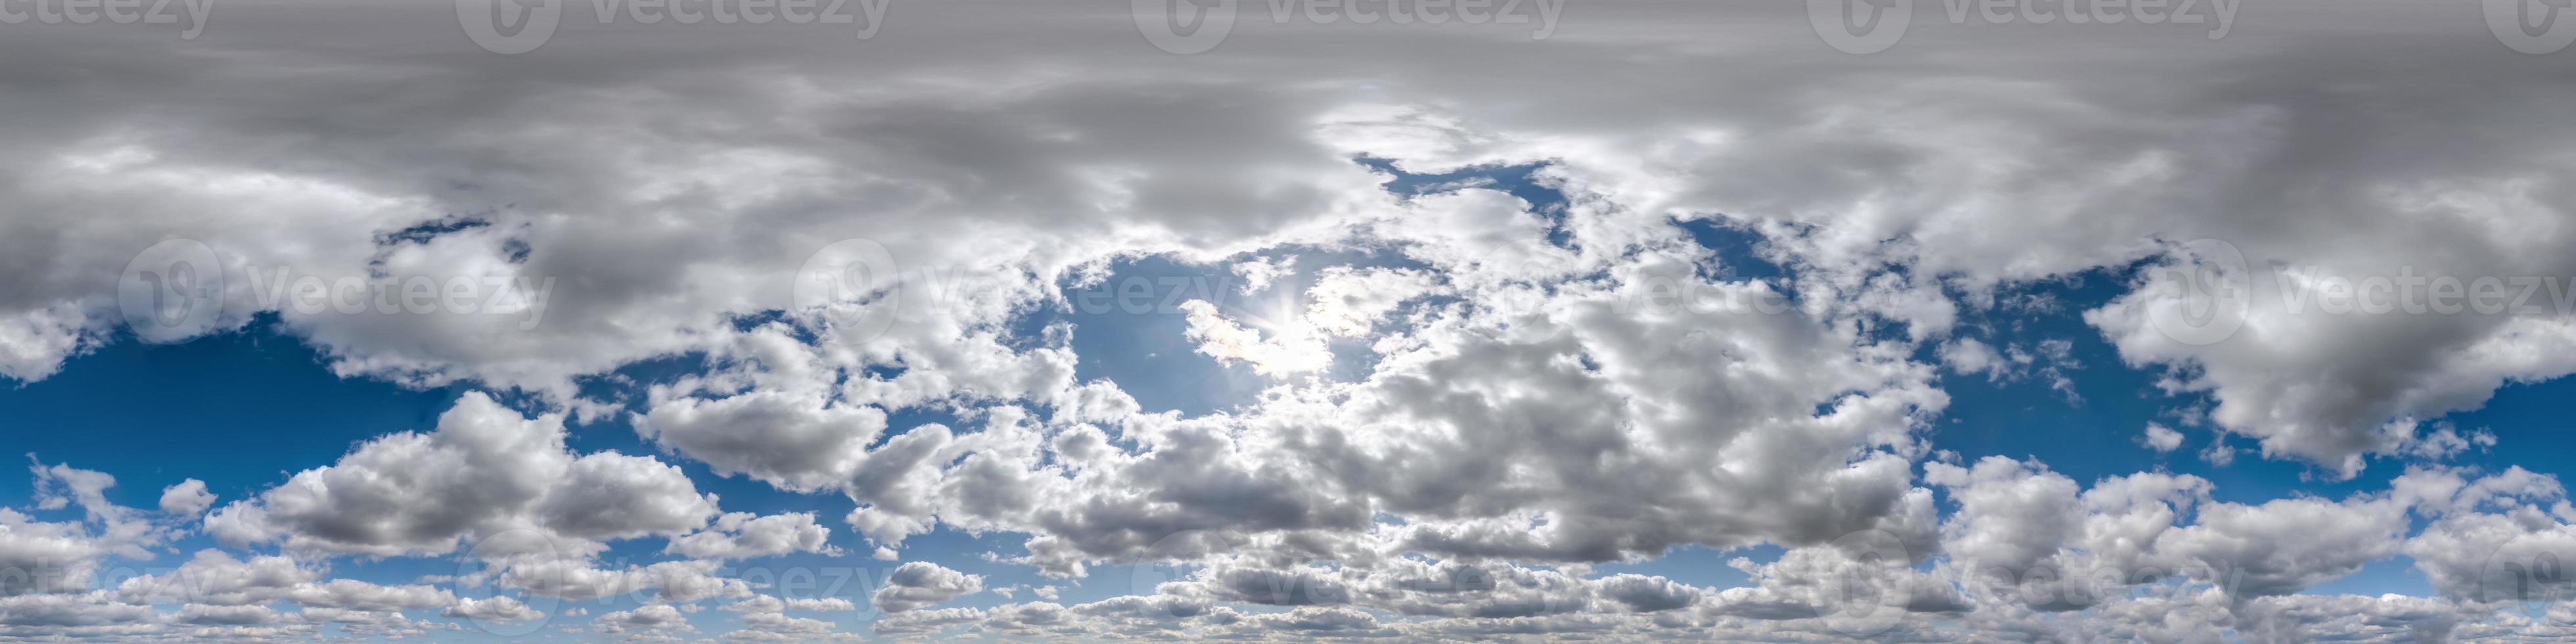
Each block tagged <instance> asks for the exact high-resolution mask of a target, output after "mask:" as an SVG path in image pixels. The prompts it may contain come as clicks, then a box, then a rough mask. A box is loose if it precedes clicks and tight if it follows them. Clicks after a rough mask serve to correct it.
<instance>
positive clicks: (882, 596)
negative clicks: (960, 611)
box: [869, 561, 984, 613]
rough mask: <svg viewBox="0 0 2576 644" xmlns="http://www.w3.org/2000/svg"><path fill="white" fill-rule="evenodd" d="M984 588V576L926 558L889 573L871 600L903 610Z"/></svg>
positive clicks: (895, 610)
mask: <svg viewBox="0 0 2576 644" xmlns="http://www.w3.org/2000/svg"><path fill="white" fill-rule="evenodd" d="M983 589H984V576H983V575H969V574H965V573H961V572H957V571H955V570H949V569H948V568H946V567H944V566H940V565H939V564H935V563H930V562H926V561H907V562H904V564H903V565H901V566H896V567H895V569H894V573H893V574H890V575H887V576H886V583H885V587H883V588H879V589H877V592H876V594H875V595H873V596H871V597H869V601H870V602H872V603H874V604H876V607H877V610H881V611H885V612H888V613H903V612H910V611H913V610H918V609H921V608H925V607H928V606H930V605H933V604H938V603H941V602H946V601H948V600H951V599H956V598H958V597H959V596H963V595H969V594H974V593H976V592H978V591H982V590H983Z"/></svg>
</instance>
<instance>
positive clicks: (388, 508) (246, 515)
mask: <svg viewBox="0 0 2576 644" xmlns="http://www.w3.org/2000/svg"><path fill="white" fill-rule="evenodd" d="M713 514H715V506H714V499H713V498H712V497H707V496H703V495H700V494H698V492H697V490H696V486H695V485H694V484H692V483H691V482H690V481H689V479H688V477H687V476H685V475H683V474H681V473H680V470H679V468H676V467H672V466H670V465H667V464H664V463H661V462H659V461H655V460H653V459H651V458H647V457H639V456H627V455H623V454H618V453H615V452H603V453H597V454H587V455H577V454H574V453H572V452H570V451H568V450H566V449H565V447H564V428H563V418H562V416H561V415H559V414H543V415H539V416H537V417H534V418H530V417H526V416H523V415H521V414H520V413H519V412H517V411H513V410H511V409H509V408H507V407H503V406H501V404H500V403H497V402H494V401H493V400H492V399H491V398H490V397H489V396H486V395H484V394H482V393H479V392H478V393H467V394H465V395H464V396H462V397H460V398H458V399H457V402H456V405H455V406H454V407H452V408H450V409H448V410H447V412H446V413H443V414H440V415H439V419H438V426H437V428H436V429H434V430H432V431H430V432H427V433H417V432H407V433H400V434H392V435H388V436H383V437H379V438H376V439H374V440H370V441H368V442H365V443H361V444H359V445H358V446H357V448H356V449H353V450H351V451H350V452H349V454H348V455H346V456H343V457H341V459H340V460H339V462H337V463H335V464H333V465H331V466H329V467H323V468H318V469H312V470H306V471H303V472H300V473H297V474H296V475H295V476H293V477H291V478H289V479H288V480H287V481H286V482H285V483H284V484H281V485H279V486H277V487H275V488H271V489H269V490H266V491H263V492H261V493H259V494H258V495H257V496H255V497H253V498H251V499H246V500H242V501H235V502H233V503H231V504H228V505H225V506H224V507H223V508H222V509H220V510H217V511H216V512H215V513H214V514H212V515H209V516H208V517H206V528H207V531H208V532H210V533H212V534H214V535H215V536H216V537H218V538H221V539H223V540H225V541H227V542H229V543H233V544H248V543H261V542H278V543H281V544H283V545H284V546H285V547H287V548H289V549H293V550H301V551H313V552H327V553H358V554H373V555H396V554H406V553H421V554H445V553H448V552H452V551H454V550H455V549H456V548H457V547H459V546H460V545H463V544H468V543H472V544H475V545H477V546H478V547H479V546H483V545H486V544H484V542H485V541H486V540H489V539H493V538H495V537H502V538H504V541H509V542H511V543H498V544H492V545H494V546H495V547H498V548H505V549H506V548H528V547H536V548H548V549H556V550H558V551H560V552H564V553H587V552H592V551H595V550H596V549H597V548H598V547H599V546H598V545H596V544H597V540H602V539H620V538H631V537H637V536H643V535H648V534H678V533H682V532H685V531H689V530H693V529H696V528H698V527H700V526H704V525H706V522H707V519H708V518H709V517H710V516H711V515H713ZM522 536H524V537H526V538H532V539H534V540H535V541H534V542H516V541H517V540H518V539H520V538H522ZM502 552H512V550H502Z"/></svg>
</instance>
